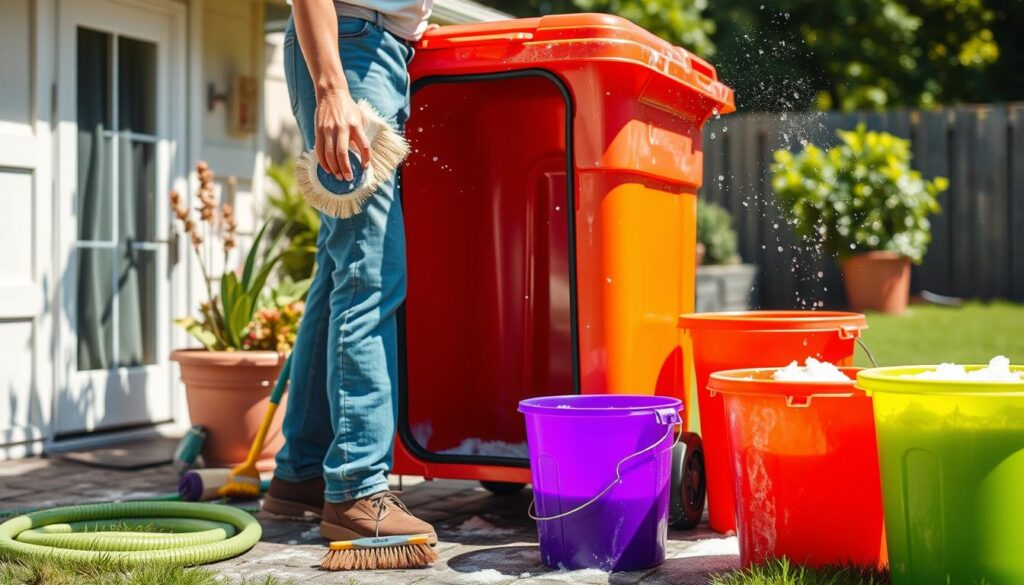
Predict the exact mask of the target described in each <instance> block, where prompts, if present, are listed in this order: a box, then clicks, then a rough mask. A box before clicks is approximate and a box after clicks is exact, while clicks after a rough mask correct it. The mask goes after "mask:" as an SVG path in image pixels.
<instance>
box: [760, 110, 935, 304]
mask: <svg viewBox="0 0 1024 585" xmlns="http://www.w3.org/2000/svg"><path fill="white" fill-rule="evenodd" d="M836 135H837V136H838V137H839V144H838V145H837V146H835V147H833V148H830V149H828V150H827V151H825V150H822V149H820V148H818V147H816V146H814V145H812V144H808V145H806V147H805V148H804V150H803V151H802V152H800V153H798V154H793V153H791V152H789V151H787V150H779V151H776V152H775V164H774V165H772V173H773V178H772V187H773V188H774V190H775V193H776V194H777V195H778V197H779V200H780V201H781V202H782V204H783V205H784V206H785V207H787V208H788V209H789V211H790V212H791V213H792V215H793V218H794V219H795V227H796V230H797V232H798V233H799V234H800V235H801V236H803V237H805V238H820V239H821V240H822V241H823V242H824V243H825V245H826V246H827V247H828V248H829V249H830V250H831V251H832V252H834V253H835V254H836V255H837V256H838V257H839V261H840V264H841V266H842V270H843V280H844V282H845V285H846V297H847V301H848V303H849V305H850V307H851V308H852V309H854V310H858V311H862V310H878V311H885V312H887V313H902V312H903V311H904V310H906V307H907V300H908V298H909V294H910V263H911V262H914V263H918V264H919V263H920V262H921V261H922V260H923V259H924V254H925V251H926V250H927V248H928V243H929V242H930V241H931V224H930V222H929V220H928V216H929V215H931V214H933V213H938V211H939V204H938V201H937V196H938V194H939V193H941V192H942V191H944V190H945V189H946V188H948V186H949V182H948V181H947V180H946V179H945V178H943V177H936V178H934V179H933V180H931V181H928V180H925V179H924V178H922V176H921V173H920V172H918V171H915V170H913V169H911V168H910V159H911V152H910V142H909V141H908V140H904V139H902V138H898V137H896V136H893V135H892V134H888V133H884V132H868V131H867V130H866V128H865V127H864V125H863V124H859V125H858V126H857V128H856V129H855V130H852V131H844V130H839V131H837V132H836Z"/></svg>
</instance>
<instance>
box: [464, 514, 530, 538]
mask: <svg viewBox="0 0 1024 585" xmlns="http://www.w3.org/2000/svg"><path fill="white" fill-rule="evenodd" d="M456 530H458V531H459V532H463V533H467V532H468V533H472V534H484V535H488V534H489V535H495V536H497V535H502V534H510V533H513V532H515V531H514V530H510V529H508V528H499V527H497V526H495V525H494V524H491V523H490V522H488V521H487V520H484V519H483V518H481V517H479V516H473V517H472V518H470V519H469V520H466V521H465V522H463V523H462V524H460V525H459V527H458V528H456Z"/></svg>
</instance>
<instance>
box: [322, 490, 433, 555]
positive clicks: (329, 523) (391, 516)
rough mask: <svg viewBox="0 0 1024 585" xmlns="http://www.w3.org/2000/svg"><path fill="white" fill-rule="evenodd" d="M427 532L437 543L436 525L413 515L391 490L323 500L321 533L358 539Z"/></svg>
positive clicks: (346, 538) (333, 539)
mask: <svg viewBox="0 0 1024 585" xmlns="http://www.w3.org/2000/svg"><path fill="white" fill-rule="evenodd" d="M402 534H426V535H429V536H430V544H431V545H434V544H437V533H436V532H435V531H434V527H433V526H431V525H430V524H427V523H426V522H424V521H423V520H420V519H419V518H417V517H415V516H413V515H412V513H411V512H409V509H408V508H406V507H405V504H403V503H402V502H401V500H399V499H398V496H396V495H395V494H394V493H392V492H390V491H387V490H385V491H382V492H377V493H375V494H373V495H372V496H368V497H365V498H361V499H358V500H353V501H351V502H341V503H333V502H327V503H325V504H324V512H323V517H322V520H321V521H320V536H323V537H324V538H326V539H328V540H331V541H336V540H355V539H357V538H365V537H368V536H396V535H402Z"/></svg>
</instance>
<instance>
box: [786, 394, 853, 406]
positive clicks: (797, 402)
mask: <svg viewBox="0 0 1024 585" xmlns="http://www.w3.org/2000/svg"><path fill="white" fill-rule="evenodd" d="M853 396H855V395H854V394H807V395H804V396H786V406H788V407H789V408H807V407H809V406H810V405H811V400H813V399H815V398H852V397H853Z"/></svg>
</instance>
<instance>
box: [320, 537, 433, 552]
mask: <svg viewBox="0 0 1024 585" xmlns="http://www.w3.org/2000/svg"><path fill="white" fill-rule="evenodd" d="M414 544H430V537H429V536H428V535H426V534H403V535H400V536H371V537H369V538H359V539H356V540H339V541H335V542H332V543H331V544H330V545H329V546H328V548H329V549H330V550H363V549H368V548H390V547H393V546H410V545H414Z"/></svg>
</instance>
